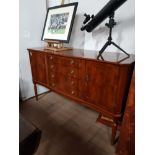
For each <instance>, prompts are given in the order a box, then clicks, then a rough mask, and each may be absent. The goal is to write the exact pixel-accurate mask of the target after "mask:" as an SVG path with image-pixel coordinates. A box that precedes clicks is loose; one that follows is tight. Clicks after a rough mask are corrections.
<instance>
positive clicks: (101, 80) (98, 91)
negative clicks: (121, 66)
mask: <svg viewBox="0 0 155 155" xmlns="http://www.w3.org/2000/svg"><path fill="white" fill-rule="evenodd" d="M117 81H118V68H117V66H116V65H112V64H107V63H102V62H92V61H87V62H86V79H85V84H84V85H83V87H84V91H85V98H86V100H87V101H88V102H90V103H93V104H95V105H97V106H99V107H100V108H104V109H105V110H108V111H109V112H113V110H114V106H115V97H116V89H117Z"/></svg>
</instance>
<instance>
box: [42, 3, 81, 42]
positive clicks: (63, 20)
mask: <svg viewBox="0 0 155 155" xmlns="http://www.w3.org/2000/svg"><path fill="white" fill-rule="evenodd" d="M77 6H78V2H75V3H69V4H64V5H59V6H54V7H50V8H48V10H47V14H46V19H45V22H44V28H43V33H42V37H41V40H50V41H60V42H64V43H69V40H70V36H71V31H72V27H73V23H74V18H75V14H76V10H77Z"/></svg>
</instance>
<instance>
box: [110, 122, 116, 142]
mask: <svg viewBox="0 0 155 155" xmlns="http://www.w3.org/2000/svg"><path fill="white" fill-rule="evenodd" d="M116 132H117V125H116V124H113V126H112V135H111V144H112V145H113V144H115V138H116Z"/></svg>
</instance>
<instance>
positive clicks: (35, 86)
mask: <svg viewBox="0 0 155 155" xmlns="http://www.w3.org/2000/svg"><path fill="white" fill-rule="evenodd" d="M34 93H35V97H36V100H37V101H38V93H37V85H36V84H35V83H34Z"/></svg>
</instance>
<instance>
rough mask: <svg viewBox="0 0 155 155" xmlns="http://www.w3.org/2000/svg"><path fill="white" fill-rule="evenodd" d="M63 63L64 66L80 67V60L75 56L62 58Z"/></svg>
mask: <svg viewBox="0 0 155 155" xmlns="http://www.w3.org/2000/svg"><path fill="white" fill-rule="evenodd" d="M61 64H62V65H63V66H70V67H76V68H78V67H79V60H78V59H74V58H61Z"/></svg>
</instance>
